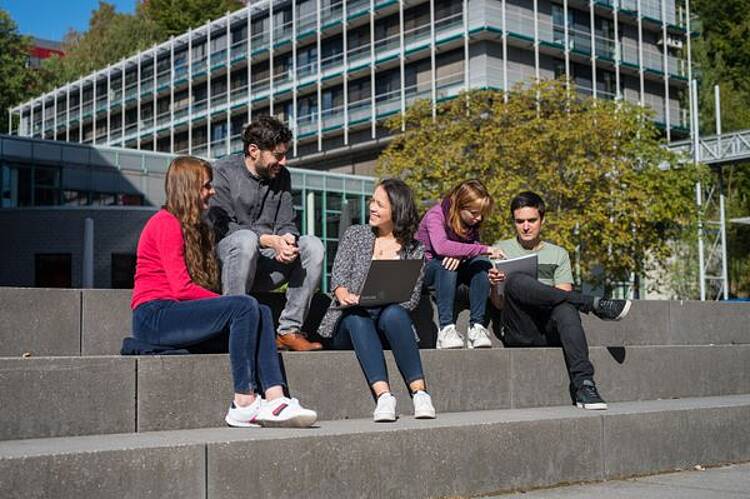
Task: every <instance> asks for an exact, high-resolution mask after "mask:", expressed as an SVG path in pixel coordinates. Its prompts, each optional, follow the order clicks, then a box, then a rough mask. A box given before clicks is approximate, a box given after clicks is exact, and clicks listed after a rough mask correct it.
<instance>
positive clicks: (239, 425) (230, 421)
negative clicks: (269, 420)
mask: <svg viewBox="0 0 750 499" xmlns="http://www.w3.org/2000/svg"><path fill="white" fill-rule="evenodd" d="M224 421H225V422H226V423H227V426H230V427H232V428H260V425H259V424H258V423H245V422H243V421H236V420H234V419H232V418H228V417H227V418H224Z"/></svg>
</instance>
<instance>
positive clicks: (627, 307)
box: [615, 300, 633, 321]
mask: <svg viewBox="0 0 750 499" xmlns="http://www.w3.org/2000/svg"><path fill="white" fill-rule="evenodd" d="M632 304H633V302H631V301H630V300H626V301H625V306H624V307H623V308H622V312H620V315H618V316H617V317H615V320H616V321H619V320H622V318H623V317H625V316H626V315H628V312H630V305H632Z"/></svg>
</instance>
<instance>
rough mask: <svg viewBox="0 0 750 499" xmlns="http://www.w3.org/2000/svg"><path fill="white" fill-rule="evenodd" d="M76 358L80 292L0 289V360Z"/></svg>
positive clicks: (74, 290)
mask: <svg viewBox="0 0 750 499" xmlns="http://www.w3.org/2000/svg"><path fill="white" fill-rule="evenodd" d="M24 353H31V354H33V355H79V354H80V353H81V291H80V290H77V289H40V288H0V356H2V355H11V356H21V355H23V354H24Z"/></svg>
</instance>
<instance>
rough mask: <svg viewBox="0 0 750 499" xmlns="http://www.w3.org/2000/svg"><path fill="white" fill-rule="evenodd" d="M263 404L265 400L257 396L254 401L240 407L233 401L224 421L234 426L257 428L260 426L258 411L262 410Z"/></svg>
mask: <svg viewBox="0 0 750 499" xmlns="http://www.w3.org/2000/svg"><path fill="white" fill-rule="evenodd" d="M262 404H263V400H262V399H261V398H260V397H255V400H254V401H253V403H252V404H250V405H246V406H245V407H238V406H237V405H236V404H235V403H234V402H232V404H231V405H230V406H229V411H227V415H226V416H225V417H224V421H226V422H227V424H228V425H229V426H234V427H235V428H257V427H259V426H260V423H259V422H258V411H260V408H261V406H262Z"/></svg>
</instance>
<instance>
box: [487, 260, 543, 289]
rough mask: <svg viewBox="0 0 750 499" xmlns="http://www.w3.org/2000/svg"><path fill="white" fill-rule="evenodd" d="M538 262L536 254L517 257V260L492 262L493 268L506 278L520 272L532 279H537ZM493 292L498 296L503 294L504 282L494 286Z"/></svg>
mask: <svg viewBox="0 0 750 499" xmlns="http://www.w3.org/2000/svg"><path fill="white" fill-rule="evenodd" d="M538 262H539V258H538V256H537V254H536V253H532V254H530V255H524V256H519V257H518V258H509V259H507V260H494V261H493V263H494V264H495V268H496V269H497V270H499V271H500V272H503V273H504V274H505V275H506V277H507V276H509V275H510V274H513V273H515V272H521V273H522V274H526V275H530V276H531V277H533V278H534V279H536V278H537V269H538ZM495 291H496V292H497V293H498V294H500V295H502V294H504V292H505V282H504V281H503V282H500V283H499V284H498V285H497V286H495Z"/></svg>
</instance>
